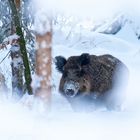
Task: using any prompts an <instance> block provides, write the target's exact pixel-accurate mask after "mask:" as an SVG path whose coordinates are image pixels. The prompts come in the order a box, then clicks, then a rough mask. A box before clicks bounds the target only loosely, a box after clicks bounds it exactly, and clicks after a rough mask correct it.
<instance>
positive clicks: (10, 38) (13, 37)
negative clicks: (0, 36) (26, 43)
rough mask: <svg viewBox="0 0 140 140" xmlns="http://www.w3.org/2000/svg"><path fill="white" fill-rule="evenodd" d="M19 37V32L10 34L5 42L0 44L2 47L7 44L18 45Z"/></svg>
mask: <svg viewBox="0 0 140 140" xmlns="http://www.w3.org/2000/svg"><path fill="white" fill-rule="evenodd" d="M18 39H19V36H18V35H17V34H13V35H10V36H8V37H6V38H5V39H4V40H3V42H2V43H1V44H0V49H4V48H6V46H7V45H9V44H10V45H16V44H17V41H18Z"/></svg>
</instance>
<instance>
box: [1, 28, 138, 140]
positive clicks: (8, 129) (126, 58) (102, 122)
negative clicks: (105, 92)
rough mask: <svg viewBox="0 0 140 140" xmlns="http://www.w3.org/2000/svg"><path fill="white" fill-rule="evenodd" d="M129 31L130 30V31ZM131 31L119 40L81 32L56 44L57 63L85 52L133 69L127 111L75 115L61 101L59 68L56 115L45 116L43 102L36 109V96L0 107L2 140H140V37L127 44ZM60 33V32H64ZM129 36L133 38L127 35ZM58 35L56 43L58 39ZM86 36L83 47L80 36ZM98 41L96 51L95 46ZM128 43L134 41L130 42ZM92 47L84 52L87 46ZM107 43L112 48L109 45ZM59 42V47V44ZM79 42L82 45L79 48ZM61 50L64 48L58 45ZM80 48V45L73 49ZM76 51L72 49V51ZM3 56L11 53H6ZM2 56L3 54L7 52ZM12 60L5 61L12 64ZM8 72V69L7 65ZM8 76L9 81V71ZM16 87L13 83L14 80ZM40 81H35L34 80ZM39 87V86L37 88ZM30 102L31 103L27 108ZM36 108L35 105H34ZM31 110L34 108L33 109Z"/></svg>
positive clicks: (55, 78)
mask: <svg viewBox="0 0 140 140" xmlns="http://www.w3.org/2000/svg"><path fill="white" fill-rule="evenodd" d="M124 30H125V27H124ZM126 31H130V29H129V26H128V27H127V30H125V31H123V30H122V31H121V32H120V33H119V34H117V35H116V36H111V35H104V34H100V33H93V32H90V31H87V32H86V33H85V31H81V34H78V33H76V34H74V33H73V35H72V37H71V36H70V37H69V38H68V40H65V36H66V34H65V33H63V32H62V34H60V36H61V37H62V38H63V40H65V41H64V42H63V41H61V40H60V41H59V40H57V41H56V42H57V43H55V42H54V44H53V57H55V56H57V55H63V56H65V57H66V58H68V57H69V56H71V55H79V54H81V53H83V52H88V53H90V54H97V55H99V54H104V53H110V54H113V55H115V56H117V57H118V58H119V59H121V60H122V61H123V62H124V63H125V64H126V65H127V66H128V68H129V71H130V80H129V81H130V82H129V85H128V89H127V96H126V101H125V103H124V110H123V111H121V112H116V111H106V110H104V109H97V110H96V111H93V112H88V113H86V112H80V113H79V112H73V110H72V109H71V107H70V105H69V103H68V102H67V100H66V99H65V98H63V97H62V96H60V94H59V93H58V92H57V91H58V84H59V80H60V77H61V74H60V73H58V72H57V71H56V70H55V66H54V64H53V66H52V68H53V84H54V85H55V86H56V88H54V89H53V95H52V107H51V112H45V111H44V110H43V109H42V105H41V104H40V103H39V102H36V103H34V97H33V96H28V95H26V96H24V97H23V99H22V101H20V102H18V103H15V102H12V101H11V100H8V101H7V100H4V101H3V100H2V99H1V100H2V101H1V102H0V114H1V115H0V116H1V117H0V124H1V125H0V139H2V140H18V139H21V140H32V139H34V140H46V139H48V140H56V139H57V140H58V139H61V140H64V139H67V140H71V139H73V140H77V139H80V140H84V139H88V140H93V139H95V140H102V139H105V140H112V139H114V140H118V139H119V140H124V139H127V140H129V139H130V140H131V139H135V140H139V138H140V134H139V129H140V125H139V124H140V112H139V105H140V104H139V101H140V95H139V91H140V90H139V83H140V78H139V70H140V65H139V62H140V53H138V51H139V50H140V47H139V42H137V41H136V36H135V34H133V33H132V32H130V34H129V37H130V38H131V39H133V40H129V39H128V38H125V36H126ZM59 33H60V32H59ZM127 33H128V32H127ZM55 35H57V32H56V34H54V38H56V36H55ZM78 35H79V36H81V37H80V40H79V41H76V40H77V38H78V37H77V36H78ZM92 39H93V40H94V44H99V43H100V42H102V43H100V44H99V45H93V44H92V43H91V44H90V43H89V42H90V41H92ZM127 39H128V40H127ZM85 40H86V42H87V44H88V45H87V44H84V45H83V46H82V42H85ZM105 41H106V42H105ZM58 42H59V43H58ZM74 42H77V43H76V44H75V43H74ZM58 44H59V45H58ZM70 44H74V45H72V46H71V45H70ZM70 46H71V47H70ZM3 52H6V50H5V51H3ZM1 53H2V52H1ZM8 62H9V59H8V58H7V60H5V63H8ZM6 66H8V64H7V65H6ZM3 73H4V74H5V75H8V76H9V77H10V75H9V73H7V72H6V71H4V70H3ZM8 81H10V79H9V80H8ZM34 81H35V80H34ZM35 84H36V82H35V83H34V86H37V85H35ZM25 101H27V102H25ZM30 103H31V104H30ZM25 104H28V105H29V106H30V105H33V108H32V109H31V107H29V108H28V107H27V106H26V105H25Z"/></svg>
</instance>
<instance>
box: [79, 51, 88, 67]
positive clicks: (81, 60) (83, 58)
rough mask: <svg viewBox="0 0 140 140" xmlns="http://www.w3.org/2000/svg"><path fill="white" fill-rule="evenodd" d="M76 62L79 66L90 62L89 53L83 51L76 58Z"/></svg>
mask: <svg viewBox="0 0 140 140" xmlns="http://www.w3.org/2000/svg"><path fill="white" fill-rule="evenodd" d="M78 62H79V63H80V65H81V66H83V65H87V64H89V63H90V55H89V54H88V53H83V54H81V56H80V57H79V59H78Z"/></svg>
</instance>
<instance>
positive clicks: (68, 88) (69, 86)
mask: <svg viewBox="0 0 140 140" xmlns="http://www.w3.org/2000/svg"><path fill="white" fill-rule="evenodd" d="M79 87H80V86H79V83H78V82H75V81H72V80H70V81H66V82H65V84H64V94H65V95H66V96H67V97H70V98H73V97H75V96H76V95H77V93H78V91H79Z"/></svg>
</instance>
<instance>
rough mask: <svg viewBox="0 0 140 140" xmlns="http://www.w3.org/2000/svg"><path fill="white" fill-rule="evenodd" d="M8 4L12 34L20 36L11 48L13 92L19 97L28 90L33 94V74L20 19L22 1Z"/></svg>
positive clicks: (9, 0) (12, 0) (11, 1)
mask: <svg viewBox="0 0 140 140" xmlns="http://www.w3.org/2000/svg"><path fill="white" fill-rule="evenodd" d="M8 2H9V5H10V8H11V16H12V32H13V33H15V34H16V35H18V36H19V38H18V39H17V40H14V41H13V44H12V47H11V57H12V74H13V75H12V76H13V78H12V88H13V92H15V93H16V94H18V95H19V96H22V95H23V94H24V89H27V91H28V93H29V94H32V88H31V72H30V66H29V60H28V56H27V50H26V42H25V39H24V34H23V31H22V26H21V19H20V4H21V2H20V0H8ZM23 71H24V72H23ZM23 73H24V77H25V84H24V86H23ZM15 93H14V94H15Z"/></svg>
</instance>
